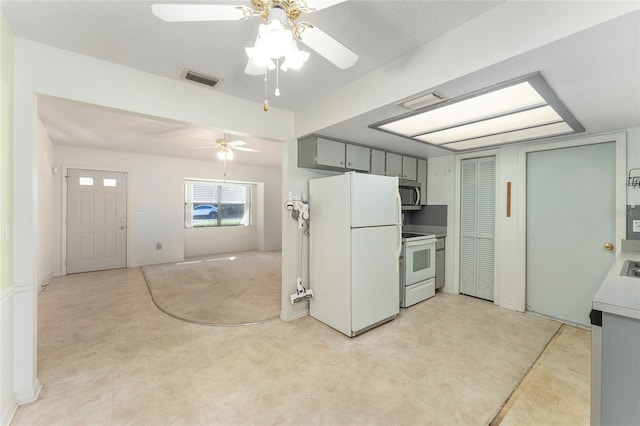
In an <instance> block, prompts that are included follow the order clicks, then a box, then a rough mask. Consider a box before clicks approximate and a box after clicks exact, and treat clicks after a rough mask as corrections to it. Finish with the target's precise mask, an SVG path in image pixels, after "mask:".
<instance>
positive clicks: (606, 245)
mask: <svg viewBox="0 0 640 426" xmlns="http://www.w3.org/2000/svg"><path fill="white" fill-rule="evenodd" d="M604 249H605V250H608V251H611V250H613V244H612V243H604Z"/></svg>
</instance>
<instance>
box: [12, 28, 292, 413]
mask: <svg viewBox="0 0 640 426" xmlns="http://www.w3.org/2000/svg"><path fill="white" fill-rule="evenodd" d="M38 94H43V95H49V96H56V97H60V98H64V99H71V100H74V101H79V102H86V103H90V104H95V105H99V106H104V107H108V108H115V109H118V110H123V111H131V112H134V113H139V114H144V115H151V116H156V117H160V118H166V119H170V120H178V121H182V122H186V123H192V124H195V125H198V126H202V127H208V128H213V129H219V130H224V131H228V132H233V133H240V134H244V135H247V136H254V137H259V138H267V139H272V140H280V141H290V140H292V138H293V113H291V112H288V111H284V110H280V109H278V108H271V109H270V110H269V112H268V113H265V112H264V111H263V110H262V105H261V104H258V103H254V102H249V101H246V100H243V99H239V98H235V97H232V96H227V95H223V94H221V93H218V92H215V90H209V89H202V88H200V87H197V86H196V85H192V84H188V83H186V82H183V81H180V80H178V79H177V78H176V79H175V80H173V79H167V78H163V77H159V76H156V75H152V74H148V73H145V72H142V71H138V70H134V69H131V68H126V67H123V66H119V65H115V64H113V63H110V62H106V61H101V60H97V59H94V58H91V57H88V56H84V55H79V54H76V53H73V52H70V51H65V50H61V49H57V48H54V47H50V46H46V45H43V44H40V43H35V42H32V41H29V40H25V39H20V38H18V39H16V41H15V80H14V120H13V126H14V138H13V148H14V156H13V161H14V182H15V188H14V200H13V204H14V209H15V210H14V213H15V214H14V224H13V230H14V235H15V240H14V283H15V289H14V293H13V300H14V319H13V327H14V333H13V335H14V347H13V352H14V354H15V365H14V373H15V375H14V379H15V380H14V389H15V395H16V400H17V401H18V403H26V402H29V401H32V400H34V399H35V398H37V395H38V392H39V390H40V388H41V386H40V384H39V381H38V379H37V377H36V372H37V358H36V347H37V294H36V287H37V286H38V284H39V282H38V280H39V274H41V272H40V271H39V262H38V253H40V250H41V249H42V248H41V247H40V246H41V245H42V244H46V243H44V241H45V240H46V238H44V237H38V229H39V227H38V224H37V221H38V214H39V213H38V212H39V211H40V210H39V209H38V203H39V202H41V200H39V199H38V198H39V194H40V188H39V185H41V184H42V183H41V182H39V174H38V170H39V165H38V161H39V155H38V152H39V147H38V138H37V132H38V130H37V129H38V126H37V124H36V120H37V108H36V95H38ZM103 157H104V159H105V160H106V159H107V155H106V154H105V155H104V156H103ZM72 160H73V158H70V159H69V160H66V161H72ZM77 161H78V163H77V164H76V165H78V164H79V165H86V162H85V159H84V158H77ZM114 165H115V166H117V167H120V168H121V167H123V164H118V163H117V162H115V161H114V162H109V164H108V167H113V166H114ZM136 172H137V173H140V175H137V174H136V176H132V178H131V180H130V184H131V185H132V187H133V188H140V182H144V177H143V176H144V175H157V169H154V168H151V167H149V166H148V165H144V164H142V165H140V167H139V168H138V169H136ZM60 176H61V174H60V175H57V178H58V179H59V178H60ZM52 179H55V178H52ZM163 179H164V178H163ZM45 184H46V183H45ZM59 186H60V185H59ZM131 197H132V198H135V199H136V202H138V203H140V206H142V208H143V209H144V210H143V211H144V212H145V214H147V213H148V215H149V216H144V219H145V220H144V223H141V221H137V220H133V222H137V223H135V224H136V225H137V226H134V229H133V230H132V235H131V236H130V237H131V238H132V244H133V247H132V248H133V249H135V250H132V252H134V253H137V254H136V255H135V259H134V261H133V262H132V264H142V263H153V262H162V261H165V260H166V261H169V260H173V259H175V258H179V257H181V256H182V253H181V248H180V249H178V248H177V245H176V244H174V242H175V241H180V240H182V239H183V238H184V233H183V230H182V229H181V228H180V229H178V228H173V227H172V228H171V229H166V230H165V229H163V227H164V223H161V222H160V220H159V219H160V217H163V218H164V219H168V220H169V223H176V222H177V221H178V219H179V218H180V217H181V216H182V209H180V213H178V212H176V211H173V210H172V211H170V212H167V213H166V214H165V213H158V209H159V208H161V207H162V203H159V202H158V201H157V199H156V198H155V197H154V195H153V194H150V193H149V192H144V191H142V190H137V191H135V192H134V193H133V194H131ZM54 198H55V196H54ZM281 202H282V199H280V201H279V202H278V203H277V204H278V205H280V204H281ZM275 214H276V213H275V210H274V212H273V213H270V219H269V220H271V221H272V219H273V217H272V215H275ZM136 219H138V217H136ZM60 220H61V219H60ZM180 220H181V219H180ZM265 226H266V222H265ZM274 226H275V229H276V230H277V229H278V228H277V226H278V225H274ZM273 233H275V234H277V232H275V231H274V232H273ZM273 233H272V232H271V231H270V235H271V236H270V237H269V238H270V239H271V240H273V238H271V237H272V236H273V235H272V234H273ZM151 235H156V236H157V235H161V236H162V238H164V239H165V241H167V243H166V244H167V246H165V247H167V248H166V249H164V250H162V251H161V252H159V253H160V254H159V253H158V252H155V253H154V252H153V250H155V244H154V245H153V250H152V251H151V252H150V251H149V250H148V249H147V247H148V244H149V243H150V242H153V243H155V242H156V239H155V238H154V239H153V240H152V239H151V237H150V236H151ZM266 246H267V244H265V247H266ZM272 248H274V249H275V248H276V247H275V246H273V247H272ZM3 351H4V349H3ZM3 354H4V352H3ZM3 356H4V355H3Z"/></svg>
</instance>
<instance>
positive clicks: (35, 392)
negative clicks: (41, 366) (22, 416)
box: [16, 379, 42, 405]
mask: <svg viewBox="0 0 640 426" xmlns="http://www.w3.org/2000/svg"><path fill="white" fill-rule="evenodd" d="M41 390H42V384H41V383H40V380H39V379H36V380H35V382H33V386H32V387H31V388H29V389H23V390H21V391H17V392H16V402H17V403H18V405H23V404H28V403H30V402H34V401H37V400H38V397H39V396H40V391H41Z"/></svg>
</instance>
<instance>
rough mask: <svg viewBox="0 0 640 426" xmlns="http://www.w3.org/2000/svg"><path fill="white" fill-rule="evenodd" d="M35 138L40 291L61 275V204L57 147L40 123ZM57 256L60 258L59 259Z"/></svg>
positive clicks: (37, 123)
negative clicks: (55, 172) (55, 159)
mask: <svg viewBox="0 0 640 426" xmlns="http://www.w3.org/2000/svg"><path fill="white" fill-rule="evenodd" d="M35 126H36V132H35V138H36V143H37V144H38V145H37V153H38V188H39V190H38V215H37V221H36V225H37V227H38V230H37V233H36V235H37V244H36V246H37V247H38V262H37V263H38V269H37V271H36V285H37V286H38V291H41V290H42V288H43V287H42V286H43V285H46V284H48V283H49V281H51V279H52V278H53V276H54V275H59V273H60V268H59V265H60V256H59V250H58V249H59V247H60V244H59V240H60V222H59V221H58V220H57V219H58V217H59V214H58V213H59V210H60V202H59V200H55V199H54V194H55V176H53V172H52V169H53V144H52V143H51V139H49V135H48V134H47V132H46V130H45V129H44V126H43V125H42V123H41V122H40V120H36V121H35ZM56 254H57V255H56Z"/></svg>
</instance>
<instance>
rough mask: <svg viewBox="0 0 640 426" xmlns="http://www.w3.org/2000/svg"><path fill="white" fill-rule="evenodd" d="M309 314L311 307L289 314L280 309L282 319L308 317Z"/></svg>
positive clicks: (290, 319) (291, 319)
mask: <svg viewBox="0 0 640 426" xmlns="http://www.w3.org/2000/svg"><path fill="white" fill-rule="evenodd" d="M308 315H309V308H307V309H301V310H299V311H294V312H291V314H290V315H287V313H286V312H285V311H280V319H282V320H283V321H286V322H289V321H294V320H297V319H299V318H302V317H306V316H308Z"/></svg>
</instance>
